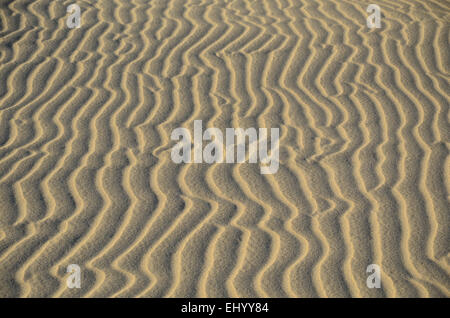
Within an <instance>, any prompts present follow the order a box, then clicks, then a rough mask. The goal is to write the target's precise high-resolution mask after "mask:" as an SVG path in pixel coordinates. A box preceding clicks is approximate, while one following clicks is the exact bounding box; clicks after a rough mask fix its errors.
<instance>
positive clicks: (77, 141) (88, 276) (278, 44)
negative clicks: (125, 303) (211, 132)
mask: <svg viewBox="0 0 450 318" xmlns="http://www.w3.org/2000/svg"><path fill="white" fill-rule="evenodd" d="M72 3H77V4H78V5H79V6H80V7H81V9H82V25H81V28H79V29H69V28H68V27H67V26H66V18H67V13H66V8H67V6H68V5H69V4H72ZM370 3H376V4H378V5H379V6H380V7H381V9H382V25H383V27H382V28H381V29H372V30H370V29H369V28H367V26H366V17H367V16H368V13H366V8H367V6H368V4H370ZM0 16H1V20H0V21H1V33H0V48H1V50H0V53H1V55H0V119H1V121H0V204H1V209H0V296H1V297H186V296H200V297H449V296H450V226H449V225H450V214H449V211H450V204H449V201H450V196H449V189H450V164H449V163H450V159H449V146H450V123H449V122H450V117H449V105H450V51H449V47H450V43H449V42H450V1H448V0H427V1H422V0H370V1H366V0H323V1H317V0H170V1H169V0H158V1H157V0H95V1H94V0H92V1H88V0H72V1H66V0H34V1H31V0H17V1H2V2H1V4H0ZM196 119H201V120H203V123H204V124H205V125H208V126H210V127H218V128H220V129H222V130H225V128H227V127H242V128H248V127H280V168H279V170H278V173H276V174H273V175H261V174H260V172H259V165H258V164H248V163H243V164H213V165H210V164H182V165H177V164H175V163H173V162H172V160H171V157H170V151H171V147H172V146H173V145H174V144H175V143H174V142H173V141H171V140H170V133H171V131H172V130H173V129H175V128H177V127H187V128H190V129H192V127H193V122H194V120H196ZM372 263H374V264H379V265H380V267H381V271H382V287H381V288H380V289H376V288H375V289H369V288H367V286H366V279H367V275H368V274H367V273H366V268H367V266H368V265H369V264H372ZM69 264H79V265H80V266H81V268H82V288H80V289H68V288H67V287H66V283H65V280H66V277H67V274H66V267H67V266H68V265H69Z"/></svg>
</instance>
